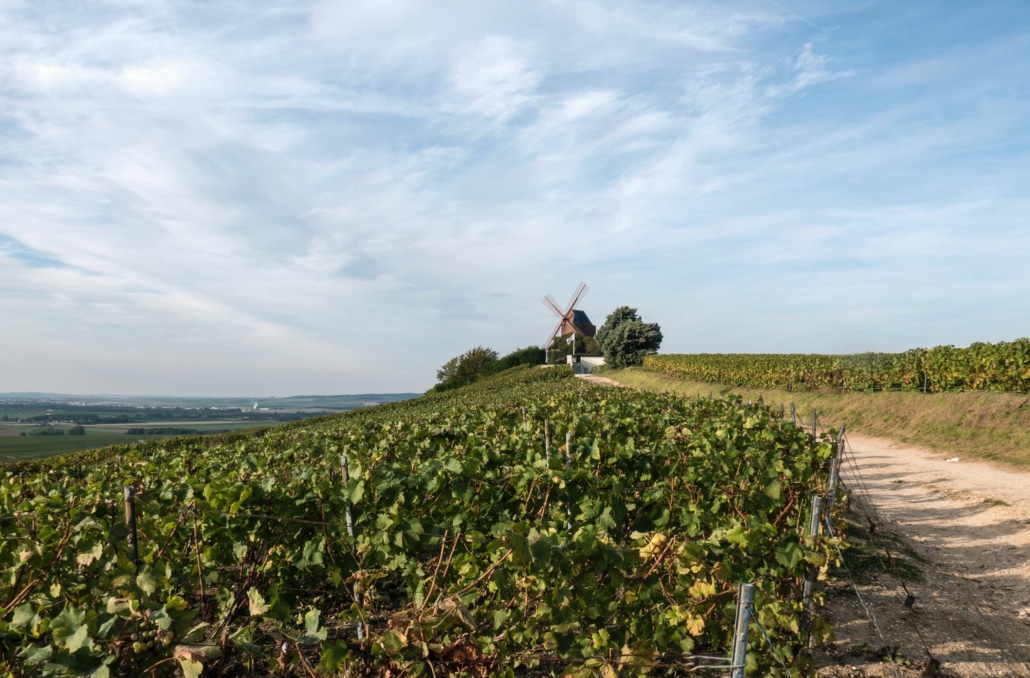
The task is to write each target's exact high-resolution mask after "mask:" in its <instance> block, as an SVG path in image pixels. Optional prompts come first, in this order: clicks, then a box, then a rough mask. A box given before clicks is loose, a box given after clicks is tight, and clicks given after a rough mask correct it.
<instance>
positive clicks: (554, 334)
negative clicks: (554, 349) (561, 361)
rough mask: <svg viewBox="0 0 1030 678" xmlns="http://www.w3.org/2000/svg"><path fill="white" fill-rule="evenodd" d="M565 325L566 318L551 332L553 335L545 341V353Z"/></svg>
mask: <svg viewBox="0 0 1030 678" xmlns="http://www.w3.org/2000/svg"><path fill="white" fill-rule="evenodd" d="M564 324H565V318H562V319H561V320H559V321H558V324H557V325H555V326H554V329H553V330H551V334H549V335H548V337H547V341H545V342H544V345H543V349H544V350H545V351H546V350H547V348H548V347H549V346H550V345H551V342H552V341H554V338H555V337H557V336H558V333H559V332H561V326H562V325H564Z"/></svg>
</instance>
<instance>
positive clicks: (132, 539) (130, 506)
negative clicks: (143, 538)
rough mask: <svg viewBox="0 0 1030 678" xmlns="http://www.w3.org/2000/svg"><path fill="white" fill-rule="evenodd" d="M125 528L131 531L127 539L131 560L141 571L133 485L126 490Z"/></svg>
mask: <svg viewBox="0 0 1030 678" xmlns="http://www.w3.org/2000/svg"><path fill="white" fill-rule="evenodd" d="M125 527H127V528H128V531H129V534H128V535H126V538H125V539H126V542H127V543H128V547H129V548H128V551H129V560H131V561H132V564H133V565H135V566H136V569H137V570H139V551H138V549H137V544H136V488H135V487H133V486H132V485H129V486H128V487H126V488H125Z"/></svg>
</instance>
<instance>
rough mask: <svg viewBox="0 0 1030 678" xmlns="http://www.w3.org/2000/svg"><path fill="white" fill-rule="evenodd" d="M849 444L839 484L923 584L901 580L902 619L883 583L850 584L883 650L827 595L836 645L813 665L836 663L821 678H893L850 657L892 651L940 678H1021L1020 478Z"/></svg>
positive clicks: (1024, 529) (1027, 636)
mask: <svg viewBox="0 0 1030 678" xmlns="http://www.w3.org/2000/svg"><path fill="white" fill-rule="evenodd" d="M848 438H849V443H850V452H851V454H850V456H849V463H848V464H846V465H845V469H844V471H843V472H842V475H843V478H844V481H845V482H846V483H847V484H848V486H849V487H850V488H851V489H852V490H853V491H855V496H856V497H857V498H858V499H859V500H861V499H864V500H865V504H866V505H867V507H866V510H867V511H868V512H869V513H870V515H872V517H873V520H874V522H876V523H877V525H878V530H879V531H886V532H887V533H889V534H893V535H896V536H898V537H900V538H901V540H902V542H903V543H904V544H905V545H907V546H908V547H909V548H910V549H911V551H912V553H913V554H914V556H915V557H916V558H917V559H918V560H917V562H916V564H917V566H918V567H919V568H920V569H921V570H922V571H923V580H922V581H917V582H911V583H908V588H909V590H910V591H911V592H912V593H913V594H915V595H916V603H915V605H914V606H913V609H912V610H908V609H906V608H905V606H904V600H905V593H904V591H903V590H902V589H901V586H900V582H898V581H897V580H896V579H895V578H893V577H880V578H879V580H878V581H876V582H875V583H873V584H871V585H866V586H861V587H859V589H860V592H861V594H862V596H863V598H865V599H866V602H867V603H868V604H869V606H870V608H871V610H872V612H873V615H874V616H875V617H876V619H877V622H878V625H879V627H880V630H881V632H882V633H883V635H884V637H885V639H886V643H884V642H883V641H881V640H880V639H879V637H878V636H877V634H876V632H875V630H873V627H872V624H871V623H870V622H869V621H868V619H867V618H866V615H865V613H864V612H863V611H862V609H861V606H860V604H859V602H858V599H857V598H856V597H855V596H854V595H853V594H849V593H848V592H847V591H845V592H843V593H841V594H839V595H833V594H830V595H828V596H827V606H826V617H827V618H828V619H829V620H830V621H831V622H832V623H833V625H834V629H835V634H836V636H837V640H836V643H835V646H836V647H835V648H831V651H830V652H829V653H827V655H826V656H823V657H821V661H822V662H823V663H824V665H825V664H832V663H838V664H840V663H843V664H844V665H845V666H838V667H836V668H825V669H823V670H821V671H820V675H825V676H846V675H854V676H862V675H870V676H879V675H884V676H891V675H898V674H896V673H895V672H894V670H893V668H891V667H887V666H884V665H882V664H877V663H875V661H876V660H874V659H873V658H871V657H866V660H867V661H870V663H868V664H865V665H862V657H861V656H855V654H856V653H855V652H854V648H856V647H861V646H863V645H865V646H868V647H870V648H874V649H875V648H879V647H881V646H883V645H885V644H886V645H888V646H889V645H895V644H898V645H900V654H901V656H902V657H905V658H907V659H909V660H912V661H913V662H914V663H919V664H921V663H923V662H925V661H926V659H927V655H926V651H925V650H924V647H925V648H926V649H928V650H929V652H930V654H932V655H933V656H934V657H936V658H937V659H938V660H940V661H941V670H940V674H939V675H950V676H962V677H965V676H1026V677H1028V678H1030V476H1028V475H1026V474H1022V473H1018V472H1013V471H1010V470H1005V469H1002V468H999V467H997V466H994V465H992V464H990V463H988V462H982V461H972V460H966V459H958V460H957V461H947V459H948V457H947V455H945V454H942V453H938V452H934V451H932V450H927V449H920V448H916V447H911V446H907V445H902V444H899V443H895V442H893V441H890V440H884V439H880V438H870V437H865V436H858V435H850V434H849V436H848ZM952 459H954V458H952ZM856 469H857V471H856ZM859 504H860V505H859V508H860V509H861V508H863V507H862V506H861V502H859ZM869 505H871V507H872V508H871V509H870V508H868V506H869ZM875 535H876V533H875V532H874V538H875ZM845 557H846V556H845ZM918 561H922V562H918ZM920 635H921V636H922V640H921V639H920ZM849 647H850V648H852V653H851V654H848V653H847V648H849ZM858 654H859V655H860V654H861V653H858ZM833 660H836V662H834V661H833ZM920 668H922V667H920ZM898 673H899V674H900V675H919V674H920V672H919V671H918V670H915V671H912V670H906V669H905V668H904V667H903V668H902V670H900V671H899V672H898Z"/></svg>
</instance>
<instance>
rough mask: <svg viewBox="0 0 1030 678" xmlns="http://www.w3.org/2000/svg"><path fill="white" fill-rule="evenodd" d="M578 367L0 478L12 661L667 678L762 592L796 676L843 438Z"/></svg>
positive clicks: (142, 669)
mask: <svg viewBox="0 0 1030 678" xmlns="http://www.w3.org/2000/svg"><path fill="white" fill-rule="evenodd" d="M570 377H571V372H570V371H568V370H565V369H564V368H554V369H549V370H540V369H524V368H522V369H520V368H517V369H514V370H511V371H509V372H506V373H503V374H502V375H500V376H499V377H495V378H493V379H491V380H487V381H484V382H481V383H479V384H477V385H474V386H471V387H465V388H462V389H458V390H456V391H450V392H447V393H441V394H435V395H431V396H426V397H423V398H421V399H418V400H415V401H410V402H405V403H396V404H391V405H383V406H379V407H375V408H369V409H367V410H363V411H359V412H355V413H349V414H344V415H331V416H326V417H321V418H318V419H312V420H306V421H302V422H297V423H295V424H289V425H286V426H281V427H278V428H275V429H271V430H269V431H264V432H261V433H260V434H256V435H255V434H242V433H241V434H234V435H232V436H224V437H222V438H220V439H203V438H177V439H170V440H163V441H153V442H145V443H140V444H136V445H132V446H124V447H119V448H110V449H106V450H101V451H91V452H84V453H79V454H75V455H69V456H66V457H62V458H57V459H50V460H45V461H40V462H27V463H23V464H20V465H16V466H8V467H4V468H3V469H0V478H2V481H3V482H2V486H0V521H2V525H3V534H4V539H3V540H2V541H0V569H2V571H3V578H2V581H0V606H2V616H0V669H2V672H0V673H3V674H5V675H13V676H28V675H32V676H37V675H42V676H65V675H77V676H84V675H85V676H96V677H103V676H141V675H153V676H172V675H185V676H190V677H192V676H198V675H204V676H207V675H212V676H214V675H256V676H264V675H301V676H316V675H319V676H321V675H325V676H334V675H341V676H342V675H354V676H362V675H393V676H398V675H405V676H408V675H410V676H434V675H435V676H442V675H467V676H487V675H507V676H516V675H570V676H594V675H596V676H606V677H611V676H617V675H618V676H623V675H625V676H657V675H681V674H683V673H684V672H685V671H686V670H687V668H688V667H690V666H693V665H696V664H697V661H698V660H697V659H696V657H698V656H702V657H703V656H708V655H714V656H716V657H725V656H726V655H727V653H728V651H729V647H730V643H731V636H732V632H733V622H734V619H733V618H734V611H735V594H736V590H737V584H738V582H753V583H754V584H755V603H754V609H755V613H756V615H757V621H758V622H759V623H760V624H761V625H762V627H763V629H764V630H765V632H767V633H768V634H769V636H770V637H769V639H764V638H763V637H761V636H759V635H758V634H757V633H754V634H752V636H751V640H750V645H749V648H748V654H747V661H748V672H749V674H753V675H781V673H780V672H781V670H782V669H781V668H780V667H781V666H784V665H786V666H792V667H793V668H794V675H799V674H804V673H805V672H806V669H805V665H804V661H805V660H804V655H803V653H804V647H805V633H804V629H805V621H806V620H805V616H804V614H803V612H804V611H803V610H802V606H801V603H800V585H801V582H802V580H803V579H804V578H805V576H806V572H807V571H809V569H810V568H818V567H821V566H825V565H826V564H827V561H828V557H829V555H828V554H829V550H830V549H831V548H834V546H835V544H834V542H833V540H823V541H820V542H819V543H815V542H813V541H812V539H811V538H805V537H802V534H803V533H804V530H805V527H804V526H805V525H806V522H807V520H808V516H807V507H808V503H809V502H808V497H809V495H810V494H811V493H812V492H813V491H817V490H819V489H821V487H822V485H823V479H824V477H825V465H826V461H827V460H828V459H829V458H830V455H831V452H832V445H831V444H830V443H829V442H818V441H815V440H814V439H813V438H812V437H811V436H810V435H809V434H807V433H805V432H804V431H802V430H800V429H798V428H795V427H793V426H791V425H789V424H788V423H784V422H783V421H782V420H781V419H780V418H779V414H778V413H777V414H773V413H772V412H771V411H770V410H769V409H767V408H765V407H764V406H762V405H760V404H756V405H751V404H745V403H743V402H741V401H740V400H736V399H727V400H717V399H716V400H713V399H699V400H684V399H681V398H677V397H674V396H663V395H656V394H643V393H639V392H634V391H630V390H628V389H608V388H604V387H597V386H591V385H588V384H584V383H582V382H581V381H579V380H577V379H573V378H570ZM126 488H132V489H131V490H126ZM126 496H131V497H132V504H131V507H130V506H129V505H128V503H127V502H126V500H125V497H126ZM130 508H131V511H132V513H133V515H134V518H135V523H134V525H135V530H134V531H133V530H132V529H131V527H129V526H128V525H130V523H129V521H127V519H126V512H127V511H128V510H129V509H130ZM812 627H813V628H815V629H816V632H821V627H820V625H819V623H818V620H815V621H814V622H813V623H812Z"/></svg>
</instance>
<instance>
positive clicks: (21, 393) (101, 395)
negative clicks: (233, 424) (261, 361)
mask: <svg viewBox="0 0 1030 678" xmlns="http://www.w3.org/2000/svg"><path fill="white" fill-rule="evenodd" d="M424 394H425V391H393V392H386V391H383V392H372V391H368V392H363V393H323V394H317V393H305V394H296V395H288V396H254V395H225V396H205V395H167V394H165V395H160V394H142V393H138V394H132V393H50V392H46V391H12V392H5V393H0V398H13V397H18V396H22V397H37V396H38V397H44V396H61V397H69V398H129V399H134V398H138V399H153V400H159V399H167V400H285V399H289V398H360V397H362V396H397V395H415V396H420V395H424Z"/></svg>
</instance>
